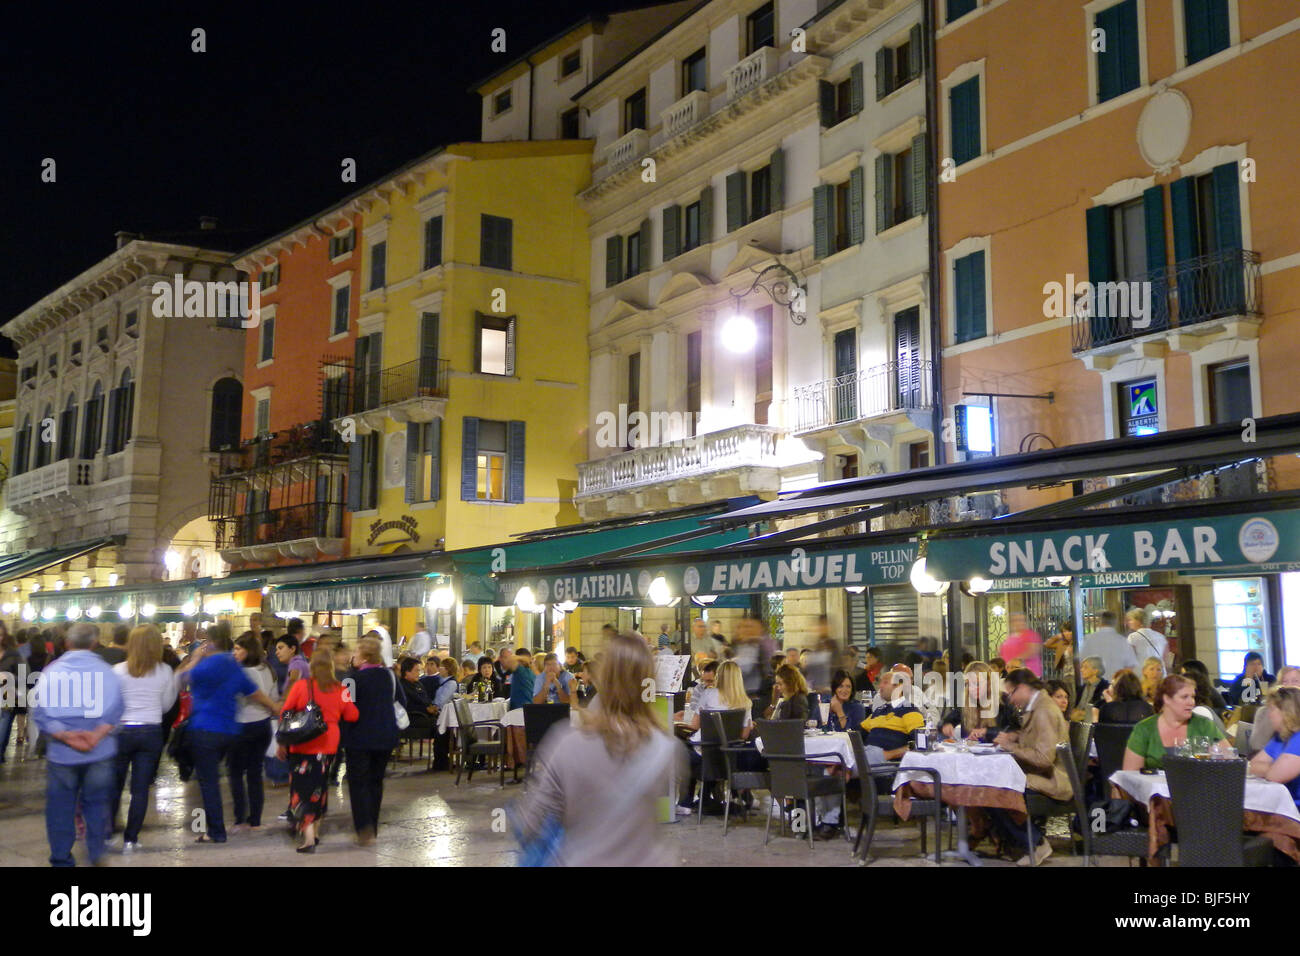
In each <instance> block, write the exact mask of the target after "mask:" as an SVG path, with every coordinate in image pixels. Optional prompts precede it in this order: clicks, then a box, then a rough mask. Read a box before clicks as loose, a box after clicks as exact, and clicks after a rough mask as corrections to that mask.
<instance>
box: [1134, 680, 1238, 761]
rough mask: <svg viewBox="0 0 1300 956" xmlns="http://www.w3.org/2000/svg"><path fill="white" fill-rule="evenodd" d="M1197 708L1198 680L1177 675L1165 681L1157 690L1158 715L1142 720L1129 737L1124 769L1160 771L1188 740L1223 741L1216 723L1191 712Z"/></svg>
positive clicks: (1156, 705)
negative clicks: (1170, 755)
mask: <svg viewBox="0 0 1300 956" xmlns="http://www.w3.org/2000/svg"><path fill="white" fill-rule="evenodd" d="M1195 706H1196V682H1195V681H1193V680H1191V679H1190V678H1187V677H1180V676H1178V675H1173V676H1170V677H1166V678H1165V679H1164V680H1162V681H1161V682H1160V685H1159V686H1158V687H1157V688H1156V693H1155V710H1156V712H1155V714H1154V715H1153V716H1151V717H1148V718H1146V719H1145V720H1142V721H1139V722H1138V725H1137V726H1136V727H1134V728H1133V733H1132V734H1130V735H1129V738H1128V745H1127V747H1126V748H1125V750H1124V769H1125V770H1141V769H1143V768H1144V767H1145V768H1148V769H1154V770H1159V769H1160V768H1161V767H1163V766H1164V763H1165V755H1166V754H1168V753H1169V752H1170V750H1171V749H1172V748H1175V747H1180V746H1182V745H1183V744H1185V743H1187V739H1188V738H1189V737H1208V738H1209V739H1210V740H1211V741H1219V740H1222V739H1223V733H1222V732H1221V731H1220V730H1219V728H1218V727H1216V726H1215V725H1214V721H1212V720H1208V719H1207V718H1205V717H1202V716H1200V715H1199V714H1193V713H1192V709H1193V708H1194V707H1195Z"/></svg>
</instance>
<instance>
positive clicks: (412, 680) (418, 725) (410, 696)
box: [398, 657, 438, 737]
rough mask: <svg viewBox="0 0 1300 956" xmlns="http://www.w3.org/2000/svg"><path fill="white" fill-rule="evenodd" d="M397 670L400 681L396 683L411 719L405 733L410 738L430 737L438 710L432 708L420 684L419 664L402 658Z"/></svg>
mask: <svg viewBox="0 0 1300 956" xmlns="http://www.w3.org/2000/svg"><path fill="white" fill-rule="evenodd" d="M399 669H400V670H401V672H402V679H401V681H399V682H398V686H399V687H400V688H401V690H402V703H403V706H405V707H406V715H407V716H408V717H410V718H411V726H410V727H408V728H407V731H406V733H407V735H408V736H411V737H422V736H424V737H427V736H431V735H432V732H433V730H434V728H435V726H436V725H437V713H438V709H437V708H436V707H434V706H433V700H432V699H431V698H430V697H429V694H428V692H427V691H426V690H425V689H424V687H423V686H422V685H421V684H420V662H419V661H417V660H416V659H415V658H414V657H404V658H402V663H401V665H400V666H399Z"/></svg>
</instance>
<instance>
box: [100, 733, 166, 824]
mask: <svg viewBox="0 0 1300 956" xmlns="http://www.w3.org/2000/svg"><path fill="white" fill-rule="evenodd" d="M162 748H163V731H162V724H140V725H138V726H134V727H123V728H121V729H120V730H119V731H118V732H117V757H116V761H115V767H114V770H115V773H116V785H115V787H114V789H113V809H112V814H111V815H110V816H109V821H110V822H112V823H113V824H116V823H117V811H118V807H119V806H121V803H122V788H123V787H125V786H126V774H127V771H128V770H129V771H130V772H131V807H130V809H129V810H127V814H126V831H125V832H124V833H123V834H122V839H123V840H125V841H126V842H127V843H135V842H136V841H138V840H139V839H140V828H141V827H143V826H144V815H145V813H146V812H147V811H148V809H149V787H150V786H151V785H152V784H153V781H154V777H155V776H156V775H157V773H158V761H159V760H160V759H161V758H162Z"/></svg>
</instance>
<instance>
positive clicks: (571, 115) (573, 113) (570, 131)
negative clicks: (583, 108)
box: [560, 106, 582, 139]
mask: <svg viewBox="0 0 1300 956" xmlns="http://www.w3.org/2000/svg"><path fill="white" fill-rule="evenodd" d="M581 138H582V129H581V127H580V126H579V123H578V107H576V106H575V107H574V108H573V109H571V110H565V111H564V112H563V113H561V114H560V139H581Z"/></svg>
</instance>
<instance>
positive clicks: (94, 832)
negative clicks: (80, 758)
mask: <svg viewBox="0 0 1300 956" xmlns="http://www.w3.org/2000/svg"><path fill="white" fill-rule="evenodd" d="M116 782H117V774H116V769H115V767H114V758H112V757H107V758H105V759H103V760H97V761H95V762H94V763H80V764H61V763H49V764H47V765H46V768H45V834H46V836H47V837H48V838H49V841H50V865H51V866H76V862H77V861H76V860H75V859H73V857H72V845H73V844H74V843H75V842H76V840H77V824H76V815H77V802H78V800H80V802H81V816H82V818H83V819H84V820H85V821H86V852H87V853H88V854H89V856H90V862H91V863H96V862H98V861H99V858H100V857H101V856H103V855H104V844H105V842H106V841H107V840H108V830H109V826H108V824H109V820H108V812H109V808H110V806H111V805H112V801H113V785H114V784H115V783H116Z"/></svg>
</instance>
